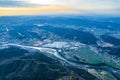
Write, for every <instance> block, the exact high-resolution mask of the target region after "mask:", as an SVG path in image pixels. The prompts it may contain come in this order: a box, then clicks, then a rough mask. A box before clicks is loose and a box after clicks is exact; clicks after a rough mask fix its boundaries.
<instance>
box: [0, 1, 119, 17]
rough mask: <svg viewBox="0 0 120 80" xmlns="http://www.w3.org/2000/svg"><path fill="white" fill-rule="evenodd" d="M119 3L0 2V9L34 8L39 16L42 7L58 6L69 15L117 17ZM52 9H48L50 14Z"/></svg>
mask: <svg viewBox="0 0 120 80" xmlns="http://www.w3.org/2000/svg"><path fill="white" fill-rule="evenodd" d="M119 3H120V0H0V9H2V10H3V9H7V8H14V9H16V8H25V9H26V8H32V9H33V10H34V9H35V8H36V9H37V8H39V9H40V10H38V14H39V11H40V12H42V11H41V10H43V9H44V8H43V9H42V7H44V6H46V7H47V8H48V7H49V6H54V8H53V9H55V7H56V6H57V8H58V6H59V7H60V10H62V9H63V10H64V8H66V7H67V9H68V10H69V11H71V13H78V14H79V13H88V14H89V13H95V14H113V15H119V14H120V5H119ZM40 7H41V8H40ZM36 9H35V10H36ZM53 9H52V8H50V10H51V12H52V10H53ZM26 10H27V9H26ZM28 10H29V9H28ZM33 10H32V11H33ZM50 10H49V11H50ZM58 10H59V8H58ZM58 10H57V11H58ZM44 11H45V10H43V12H44ZM53 12H54V10H53ZM58 12H59V11H58ZM63 12H66V11H63ZM31 13H32V12H31Z"/></svg>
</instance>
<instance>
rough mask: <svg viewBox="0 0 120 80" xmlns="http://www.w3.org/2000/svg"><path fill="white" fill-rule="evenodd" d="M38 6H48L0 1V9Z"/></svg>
mask: <svg viewBox="0 0 120 80" xmlns="http://www.w3.org/2000/svg"><path fill="white" fill-rule="evenodd" d="M36 6H46V5H43V4H39V5H38V4H32V3H27V2H25V1H22V0H21V1H20V0H0V7H36Z"/></svg>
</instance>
